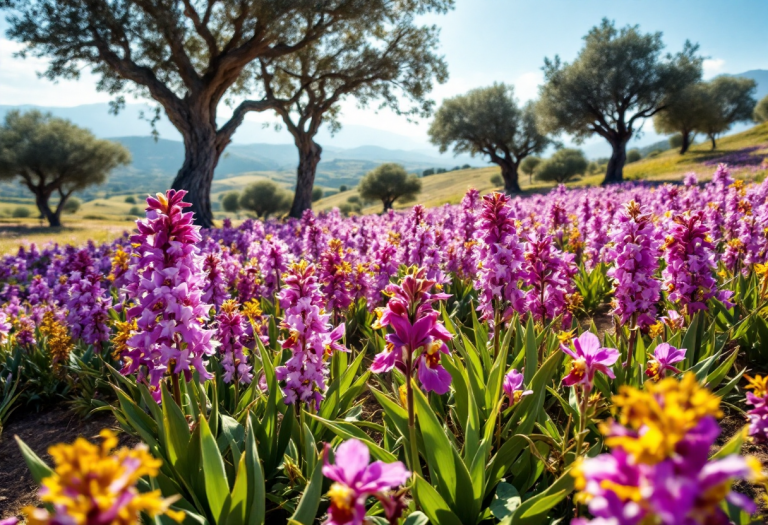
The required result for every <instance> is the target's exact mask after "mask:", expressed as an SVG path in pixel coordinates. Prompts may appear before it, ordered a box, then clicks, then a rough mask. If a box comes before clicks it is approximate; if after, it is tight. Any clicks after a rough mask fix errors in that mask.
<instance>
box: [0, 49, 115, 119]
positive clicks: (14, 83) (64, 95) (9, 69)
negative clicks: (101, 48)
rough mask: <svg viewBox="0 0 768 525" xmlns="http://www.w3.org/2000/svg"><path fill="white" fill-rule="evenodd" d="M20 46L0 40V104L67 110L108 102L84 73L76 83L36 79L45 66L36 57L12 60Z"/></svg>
mask: <svg viewBox="0 0 768 525" xmlns="http://www.w3.org/2000/svg"><path fill="white" fill-rule="evenodd" d="M22 48H23V45H22V44H19V43H17V42H13V41H11V40H7V39H5V38H0V71H2V82H0V101H2V104H7V105H21V104H34V105H37V106H57V107H63V106H66V107H70V106H78V105H80V104H94V103H98V102H106V101H108V100H110V97H109V95H107V94H105V93H99V92H98V91H96V82H97V78H96V77H95V76H94V75H92V74H91V73H89V72H87V71H84V72H83V73H82V74H81V78H80V80H79V81H78V80H60V81H59V82H51V81H50V80H47V79H44V78H38V76H37V73H38V72H42V71H44V70H45V69H46V67H47V66H48V61H47V60H44V59H40V58H34V57H29V58H26V59H22V58H16V57H14V56H13V54H14V53H16V52H17V51H20V50H21V49H22Z"/></svg>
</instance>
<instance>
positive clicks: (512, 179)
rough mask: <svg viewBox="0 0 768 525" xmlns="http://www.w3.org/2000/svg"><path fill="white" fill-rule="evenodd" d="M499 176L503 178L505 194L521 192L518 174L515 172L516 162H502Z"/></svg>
mask: <svg viewBox="0 0 768 525" xmlns="http://www.w3.org/2000/svg"><path fill="white" fill-rule="evenodd" d="M500 166H501V177H502V178H503V179H504V193H506V194H507V195H514V194H516V193H522V191H523V190H522V189H521V188H520V182H519V180H518V178H519V176H518V173H517V166H518V164H517V163H514V162H512V163H506V162H505V163H502V164H500Z"/></svg>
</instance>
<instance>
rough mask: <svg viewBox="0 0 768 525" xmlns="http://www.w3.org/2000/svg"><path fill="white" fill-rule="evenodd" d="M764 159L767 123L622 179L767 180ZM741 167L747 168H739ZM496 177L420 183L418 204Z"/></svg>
mask: <svg viewBox="0 0 768 525" xmlns="http://www.w3.org/2000/svg"><path fill="white" fill-rule="evenodd" d="M766 156H768V123H765V124H761V125H759V126H755V127H753V128H751V129H749V130H747V131H744V132H742V133H736V134H734V135H730V136H727V137H723V138H721V139H720V140H719V141H718V142H717V149H716V150H715V151H712V150H711V149H710V144H709V142H705V143H702V144H697V145H695V146H693V147H691V149H690V151H688V152H687V153H686V154H685V155H680V154H679V152H678V150H667V151H664V152H662V153H659V154H657V155H655V156H653V157H649V158H645V159H642V160H640V161H638V162H635V163H632V164H628V165H627V166H625V168H624V177H625V178H626V179H627V180H654V181H666V180H669V181H676V180H681V179H682V178H683V176H684V175H685V174H686V173H688V172H690V171H694V172H696V173H697V174H698V176H699V180H706V179H709V178H711V177H712V174H713V173H714V171H715V169H717V163H718V162H727V163H729V164H731V165H732V171H733V173H734V174H735V175H736V176H737V177H743V178H756V177H760V176H764V174H765V171H766V168H765V167H762V168H761V167H760V161H761V160H762V158H764V157H766ZM737 163H740V164H746V165H737ZM763 166H765V164H763ZM498 173H500V171H499V169H498V168H495V167H491V168H475V169H468V170H458V171H452V172H449V173H442V174H440V175H432V176H430V177H425V178H423V179H422V184H423V186H422V191H421V195H420V196H419V199H418V201H419V202H421V203H422V204H424V205H425V206H440V205H442V204H446V203H448V204H456V203H458V202H459V201H461V198H462V197H463V196H464V193H465V192H466V191H467V189H469V188H476V189H478V190H480V192H481V193H484V192H488V191H490V190H493V189H498V188H495V187H494V185H493V184H491V177H492V176H493V175H495V174H498ZM602 179H603V176H602V174H596V175H588V176H585V177H581V178H578V179H576V180H574V181H571V182H569V183H568V184H567V186H570V187H578V186H588V185H597V184H600V182H601V181H602ZM520 186H521V187H522V188H523V190H524V191H525V192H527V193H538V192H546V191H548V190H550V189H551V188H552V187H553V185H552V184H549V183H542V182H538V181H536V180H534V181H533V184H529V181H528V177H524V176H521V178H520ZM353 196H359V195H358V193H357V191H356V190H354V189H353V190H350V191H347V192H344V193H339V194H336V195H333V196H331V197H328V198H325V199H322V200H320V201H318V202H317V203H315V209H316V210H326V209H331V208H333V207H337V206H340V205H342V204H343V203H345V202H347V200H348V199H349V198H350V197H353ZM412 205H413V203H412V202H411V203H396V204H395V208H396V209H397V208H401V209H402V208H408V207H410V206H412ZM379 211H381V204H379V203H375V204H371V205H369V206H366V207H365V208H364V209H363V213H377V212H379Z"/></svg>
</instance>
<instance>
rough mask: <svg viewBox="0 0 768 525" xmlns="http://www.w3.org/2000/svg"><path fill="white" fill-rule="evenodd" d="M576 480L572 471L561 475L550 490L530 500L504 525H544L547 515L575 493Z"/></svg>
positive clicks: (505, 521)
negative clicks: (541, 524)
mask: <svg viewBox="0 0 768 525" xmlns="http://www.w3.org/2000/svg"><path fill="white" fill-rule="evenodd" d="M573 484H574V479H573V476H571V472H570V470H567V471H566V472H565V473H564V474H563V475H561V476H560V477H559V478H558V479H557V480H556V481H555V482H554V483H553V484H552V485H551V486H550V487H549V488H547V489H546V490H545V491H544V492H540V493H539V494H537V495H536V496H534V497H532V498H529V499H527V500H525V501H524V502H523V504H522V505H520V507H519V508H518V509H517V510H516V511H515V512H514V513H513V514H512V515H511V516H509V517H508V518H507V519H505V520H504V521H502V524H503V525H534V524H539V523H544V522H545V521H544V520H545V519H546V517H547V513H548V512H549V511H550V510H551V509H552V507H554V506H555V505H557V504H558V503H560V502H561V501H563V500H564V499H565V498H566V497H567V496H568V495H569V494H570V493H571V492H573Z"/></svg>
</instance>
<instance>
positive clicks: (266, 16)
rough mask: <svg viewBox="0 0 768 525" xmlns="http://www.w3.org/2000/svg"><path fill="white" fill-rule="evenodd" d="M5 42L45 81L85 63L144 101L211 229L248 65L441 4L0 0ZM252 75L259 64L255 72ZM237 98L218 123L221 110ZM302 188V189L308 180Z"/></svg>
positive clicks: (443, 2)
mask: <svg viewBox="0 0 768 525" xmlns="http://www.w3.org/2000/svg"><path fill="white" fill-rule="evenodd" d="M5 3H6V4H8V5H9V6H10V9H11V14H10V16H9V18H8V21H9V26H10V27H9V30H8V35H9V37H10V38H12V39H14V40H17V41H19V42H23V43H25V44H27V46H28V47H26V48H25V49H24V51H23V52H22V53H21V54H22V55H33V56H38V57H48V58H50V65H49V67H48V69H47V70H46V71H45V76H46V77H48V78H50V79H55V78H77V77H78V76H79V74H80V71H82V69H83V68H84V67H90V68H91V69H92V71H93V72H94V73H96V74H97V75H100V81H99V83H98V88H99V89H100V90H102V91H106V92H108V93H110V94H112V95H115V97H116V99H115V101H114V102H115V103H114V105H113V108H114V109H115V110H117V109H119V108H120V107H121V106H122V105H123V104H124V100H125V99H124V96H125V94H127V93H132V94H136V95H138V96H141V97H145V98H151V99H153V100H154V101H155V102H156V103H157V108H156V109H157V113H156V114H155V117H156V118H157V119H159V116H160V113H161V112H162V111H164V112H165V114H166V115H167V116H168V120H170V122H171V123H172V124H173V125H174V126H175V127H176V129H177V130H178V131H179V133H181V135H182V138H183V142H184V151H185V158H184V163H183V165H182V166H181V168H180V169H179V172H178V173H177V175H176V178H175V179H174V181H173V187H174V188H177V189H178V188H183V189H186V190H188V191H189V195H188V196H187V199H188V200H189V201H190V202H191V203H192V211H194V212H195V220H196V222H198V223H199V224H200V225H202V226H206V227H208V226H211V225H212V224H213V215H212V211H211V202H210V189H211V183H212V180H213V173H214V169H215V168H216V165H217V164H218V162H219V159H220V158H221V155H222V153H223V152H224V149H225V148H226V147H227V145H228V144H229V143H230V142H231V140H232V136H233V135H234V133H235V131H236V130H237V128H238V126H239V125H240V124H241V123H242V122H243V119H244V117H245V115H246V114H247V113H248V112H250V111H265V110H267V109H270V108H271V107H272V102H270V101H269V100H263V99H258V100H250V99H245V94H246V93H248V92H249V91H250V90H251V89H252V87H253V86H252V85H250V81H251V80H252V79H253V74H254V68H252V67H251V66H253V65H254V62H256V61H258V60H259V59H265V60H275V59H279V58H281V57H285V56H288V55H290V54H292V53H296V52H298V51H301V50H303V49H305V48H306V47H307V46H310V45H313V44H315V43H316V42H317V41H318V40H320V39H321V38H324V39H325V40H326V42H330V41H334V40H338V41H344V40H346V39H347V38H348V37H349V35H350V34H352V35H359V37H360V38H365V37H366V36H367V37H374V36H375V35H372V34H371V33H370V31H373V30H376V29H377V28H378V27H380V23H381V21H382V20H387V19H393V18H395V19H396V18H398V17H405V18H407V17H411V16H414V15H417V14H422V13H424V12H427V11H433V10H437V11H444V10H446V9H448V8H450V7H451V5H452V2H450V0H409V1H407V2H402V1H400V0H368V1H365V2H363V1H361V0H324V1H322V2H318V1H316V0H291V1H286V0H259V1H251V0H6V2H5ZM256 69H258V68H256ZM226 101H236V102H238V103H237V104H234V109H233V112H232V115H231V117H229V118H228V119H225V120H224V121H220V120H219V119H218V117H219V109H220V104H221V103H222V102H226ZM310 190H311V184H310Z"/></svg>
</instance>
